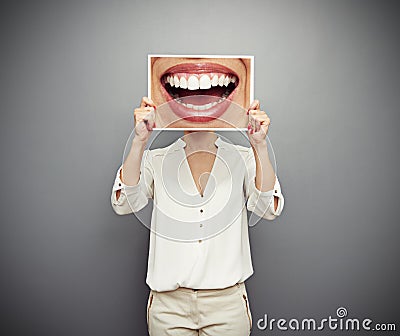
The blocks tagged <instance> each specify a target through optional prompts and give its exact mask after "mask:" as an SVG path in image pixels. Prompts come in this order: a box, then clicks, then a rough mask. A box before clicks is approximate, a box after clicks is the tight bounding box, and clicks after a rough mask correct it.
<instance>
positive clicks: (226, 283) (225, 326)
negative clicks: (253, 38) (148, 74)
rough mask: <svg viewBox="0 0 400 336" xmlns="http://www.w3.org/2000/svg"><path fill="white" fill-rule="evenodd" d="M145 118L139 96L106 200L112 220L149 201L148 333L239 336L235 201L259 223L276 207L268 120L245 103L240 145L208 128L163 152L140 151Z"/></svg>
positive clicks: (247, 318) (244, 331)
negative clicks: (244, 140) (245, 139)
mask: <svg viewBox="0 0 400 336" xmlns="http://www.w3.org/2000/svg"><path fill="white" fill-rule="evenodd" d="M155 113H157V111H156V106H155V105H154V103H153V102H152V101H151V100H150V99H148V98H146V97H144V98H143V99H142V102H141V106H140V108H138V109H136V110H135V137H134V139H133V140H132V146H131V148H130V152H129V154H128V156H127V157H126V159H125V162H124V163H123V164H122V165H121V167H120V168H119V169H118V172H117V175H116V178H115V184H114V187H113V192H112V195H111V202H112V206H113V209H114V211H115V212H116V213H117V214H120V215H122V214H128V213H132V212H136V211H139V210H140V209H142V208H143V207H144V206H146V204H147V203H148V199H149V198H152V199H153V200H154V207H153V213H152V223H151V225H152V227H151V229H152V230H151V233H150V247H149V259H148V271H147V279H146V283H147V284H148V285H149V287H150V289H151V290H150V294H149V299H148V305H147V322H148V329H149V334H150V335H151V336H158V335H210V336H214V335H229V336H235V335H237V336H244V335H249V334H250V332H251V328H252V317H251V311H250V305H249V301H248V296H247V292H246V288H245V284H244V281H245V280H246V279H247V278H249V277H250V276H251V274H252V273H253V268H252V263H251V255H250V245H249V237H248V223H247V211H246V207H245V206H244V204H245V202H246V201H247V209H248V210H250V211H253V212H254V213H256V214H257V215H259V216H261V217H264V218H266V219H269V220H271V219H274V218H275V217H276V216H278V215H279V214H280V213H281V211H282V208H283V205H284V198H283V195H282V193H281V189H280V184H279V181H278V178H277V177H276V175H275V173H274V170H273V167H272V165H271V162H270V161H269V156H268V151H267V143H266V135H267V132H268V127H269V125H270V119H269V118H268V116H267V115H266V113H265V112H264V111H261V110H260V105H259V102H258V101H254V102H253V103H252V104H251V106H250V107H249V109H248V114H249V126H248V129H249V131H248V135H249V139H250V143H251V147H250V148H247V147H243V146H237V145H232V144H228V143H226V142H224V141H222V140H221V139H220V138H219V137H218V136H217V135H216V134H215V133H213V132H205V131H190V132H185V136H184V140H182V139H178V140H177V141H176V142H175V143H173V144H172V145H170V146H168V147H165V148H161V149H156V150H145V147H146V144H147V141H148V139H149V136H150V134H151V132H152V130H153V127H155V123H154V115H155ZM165 167H167V168H168V169H167V168H165ZM227 173H229V174H227ZM177 182H179V183H177ZM177 186H179V188H178V187H177ZM178 190H179V191H178ZM184 194H187V195H189V196H188V198H186V199H185V198H184V196H182V195H184ZM187 228H189V229H187Z"/></svg>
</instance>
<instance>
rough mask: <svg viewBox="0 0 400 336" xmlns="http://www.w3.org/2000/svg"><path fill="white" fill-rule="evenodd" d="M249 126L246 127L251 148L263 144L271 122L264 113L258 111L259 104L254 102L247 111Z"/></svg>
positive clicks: (256, 101)
mask: <svg viewBox="0 0 400 336" xmlns="http://www.w3.org/2000/svg"><path fill="white" fill-rule="evenodd" d="M247 114H248V115H249V124H248V126H247V129H248V134H249V140H250V143H251V144H252V145H253V146H256V145H259V144H263V143H265V138H266V136H267V133H268V127H269V125H270V124H271V120H270V119H269V117H268V116H267V114H266V113H265V112H264V111H261V110H260V102H259V101H258V100H254V101H253V102H252V103H251V104H250V107H249V108H248V110H247Z"/></svg>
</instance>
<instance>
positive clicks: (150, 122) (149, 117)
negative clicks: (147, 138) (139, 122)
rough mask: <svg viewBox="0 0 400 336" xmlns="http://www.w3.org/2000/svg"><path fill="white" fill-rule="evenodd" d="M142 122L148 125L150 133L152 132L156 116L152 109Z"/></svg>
mask: <svg viewBox="0 0 400 336" xmlns="http://www.w3.org/2000/svg"><path fill="white" fill-rule="evenodd" d="M144 120H145V121H146V122H147V123H148V125H150V126H151V131H152V130H153V128H154V127H155V124H156V116H155V112H154V109H152V110H151V111H150V112H149V113H148V114H146V116H145V117H144Z"/></svg>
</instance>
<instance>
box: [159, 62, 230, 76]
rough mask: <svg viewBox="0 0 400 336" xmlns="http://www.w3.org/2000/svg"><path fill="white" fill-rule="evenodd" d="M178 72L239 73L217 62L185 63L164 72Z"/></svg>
mask: <svg viewBox="0 0 400 336" xmlns="http://www.w3.org/2000/svg"><path fill="white" fill-rule="evenodd" d="M178 72H187V73H190V74H202V73H209V72H220V73H225V74H232V75H235V76H236V77H238V75H237V74H236V73H235V72H234V71H233V70H231V69H229V68H227V67H226V66H224V65H221V64H217V63H209V62H205V63H183V64H178V65H175V66H173V67H171V68H169V69H168V70H167V71H165V72H164V75H165V74H175V73H178Z"/></svg>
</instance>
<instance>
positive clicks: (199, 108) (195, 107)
mask: <svg viewBox="0 0 400 336" xmlns="http://www.w3.org/2000/svg"><path fill="white" fill-rule="evenodd" d="M176 101H177V102H178V103H180V104H182V105H183V106H185V107H186V108H189V109H192V110H195V111H203V110H208V109H209V108H211V107H213V106H215V105H217V104H218V103H220V102H222V101H224V99H222V98H221V99H219V100H218V101H216V102H213V103H208V104H205V105H193V104H185V103H184V102H183V101H182V99H176Z"/></svg>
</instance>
